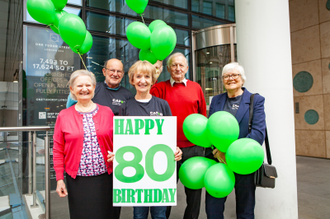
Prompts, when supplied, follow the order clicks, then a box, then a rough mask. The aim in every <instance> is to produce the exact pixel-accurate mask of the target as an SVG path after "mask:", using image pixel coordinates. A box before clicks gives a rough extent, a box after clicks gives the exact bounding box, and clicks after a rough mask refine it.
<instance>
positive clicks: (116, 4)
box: [86, 0, 137, 16]
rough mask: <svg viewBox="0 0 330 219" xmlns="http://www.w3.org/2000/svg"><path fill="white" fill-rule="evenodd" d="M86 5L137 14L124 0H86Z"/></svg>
mask: <svg viewBox="0 0 330 219" xmlns="http://www.w3.org/2000/svg"><path fill="white" fill-rule="evenodd" d="M86 6H88V7H93V8H100V9H103V10H107V11H111V12H119V13H122V14H128V15H133V16H137V14H136V13H135V12H134V11H133V10H132V9H130V8H129V7H128V6H127V4H126V1H124V0H114V1H110V0H86Z"/></svg>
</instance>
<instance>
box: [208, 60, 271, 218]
mask: <svg viewBox="0 0 330 219" xmlns="http://www.w3.org/2000/svg"><path fill="white" fill-rule="evenodd" d="M222 80H223V83H224V86H225V89H226V91H227V92H226V93H223V94H219V95H217V96H215V97H213V99H212V102H211V105H210V110H209V116H211V115H212V114H213V113H215V112H217V111H226V112H229V113H231V114H232V115H233V116H235V118H236V119H237V122H238V124H239V129H240V132H239V137H238V138H252V139H254V140H256V141H257V142H259V143H260V144H262V143H263V142H264V139H265V129H266V122H265V111H264V102H265V98H264V97H262V96H260V95H255V97H254V101H253V117H252V118H253V119H252V125H251V128H252V129H251V131H250V132H249V116H250V109H249V108H250V97H251V95H252V94H251V93H250V92H249V91H248V90H247V89H246V88H244V87H243V84H244V82H245V80H246V77H245V72H244V69H243V67H242V66H240V65H239V64H238V63H229V64H227V65H225V66H224V68H223V70H222ZM213 154H214V157H221V158H222V160H225V156H224V153H222V152H220V151H219V150H218V149H214V150H213V151H212V150H211V149H207V150H206V156H207V157H210V158H212V157H213ZM234 174H235V195H236V215H237V218H238V219H243V218H244V219H254V207H255V190H256V186H255V183H254V173H252V174H248V175H240V174H237V173H234ZM226 199H227V197H224V198H215V197H213V196H211V195H210V194H209V193H208V192H206V199H205V203H206V214H207V218H208V219H223V218H224V217H223V212H224V208H225V202H226Z"/></svg>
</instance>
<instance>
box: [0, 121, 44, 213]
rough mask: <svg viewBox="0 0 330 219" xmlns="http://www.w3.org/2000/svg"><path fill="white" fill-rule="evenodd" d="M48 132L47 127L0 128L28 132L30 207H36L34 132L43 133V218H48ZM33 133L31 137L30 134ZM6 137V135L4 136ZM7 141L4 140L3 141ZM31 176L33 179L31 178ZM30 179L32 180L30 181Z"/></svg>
mask: <svg viewBox="0 0 330 219" xmlns="http://www.w3.org/2000/svg"><path fill="white" fill-rule="evenodd" d="M49 130H50V127H49V126H24V127H0V132H5V133H6V132H21V131H24V132H28V167H29V169H28V176H29V178H28V194H32V195H33V204H32V206H31V207H37V203H36V198H37V194H36V191H37V177H36V176H37V169H36V164H37V160H36V159H37V156H36V155H37V152H36V150H37V148H36V147H37V142H36V140H37V139H36V132H37V131H45V132H46V134H45V138H44V143H45V145H44V146H45V218H46V219H49V218H50V165H49V163H50V147H49V138H48V131H49ZM32 132H33V136H32V137H31V134H32ZM5 136H6V135H5ZM4 140H5V141H6V140H7V139H6V138H5V139H4ZM31 149H32V158H33V160H32V161H31ZM32 176H33V177H32ZM31 178H32V179H33V180H32V181H31Z"/></svg>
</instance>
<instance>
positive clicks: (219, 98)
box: [209, 87, 266, 144]
mask: <svg viewBox="0 0 330 219" xmlns="http://www.w3.org/2000/svg"><path fill="white" fill-rule="evenodd" d="M242 89H243V90H244V92H243V96H242V100H241V103H240V104H239V108H238V111H237V113H236V116H235V117H236V119H237V122H238V124H239V136H238V138H252V139H254V140H256V141H257V142H259V143H260V144H262V143H263V142H264V140H265V130H266V120H265V118H266V115H265V110H264V103H265V98H264V97H263V96H260V95H255V96H254V101H253V119H252V130H251V133H249V112H250V109H249V107H250V97H251V93H250V92H249V91H248V90H247V89H246V88H244V87H243V88H242ZM227 98H228V95H227V92H226V93H223V94H219V95H216V96H214V97H213V98H212V101H211V105H210V110H209V117H210V116H211V115H212V114H213V113H215V112H217V111H223V108H224V106H225V103H226V100H227Z"/></svg>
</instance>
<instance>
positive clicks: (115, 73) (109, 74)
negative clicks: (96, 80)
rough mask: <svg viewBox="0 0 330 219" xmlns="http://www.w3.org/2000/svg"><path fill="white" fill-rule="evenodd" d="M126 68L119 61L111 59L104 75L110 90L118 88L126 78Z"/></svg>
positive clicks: (104, 69) (104, 70)
mask: <svg viewBox="0 0 330 219" xmlns="http://www.w3.org/2000/svg"><path fill="white" fill-rule="evenodd" d="M123 69H124V67H123V63H121V61H120V60H118V59H110V60H109V61H108V62H107V65H106V66H105V67H104V68H103V70H102V71H103V75H104V76H105V82H106V83H107V85H108V86H109V87H110V88H116V87H118V86H119V84H120V82H121V80H122V79H123V77H124V70H123Z"/></svg>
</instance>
